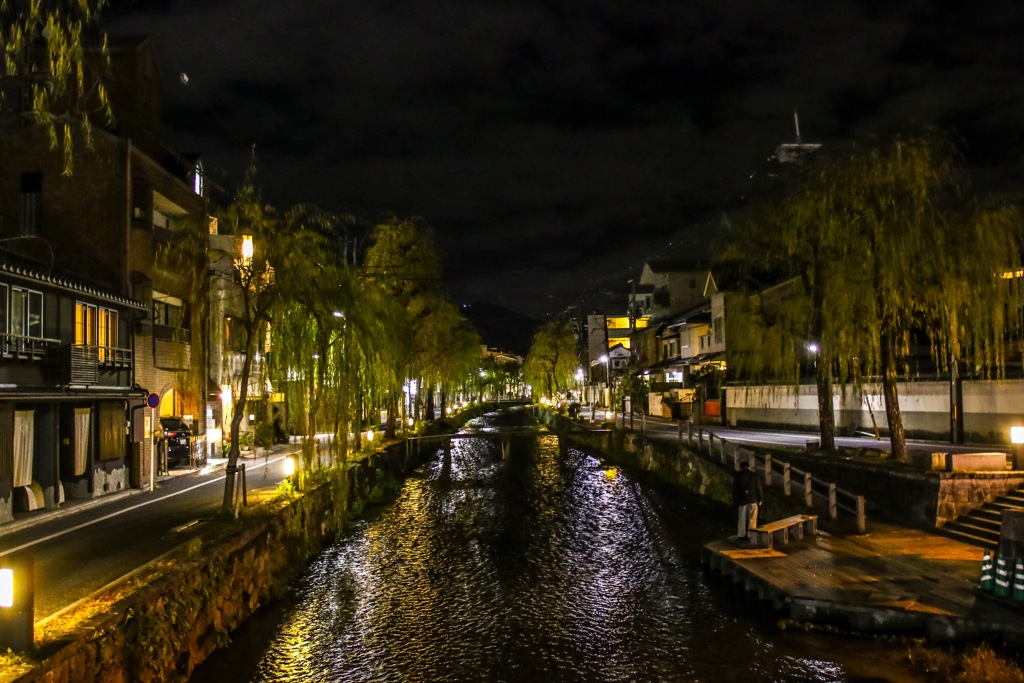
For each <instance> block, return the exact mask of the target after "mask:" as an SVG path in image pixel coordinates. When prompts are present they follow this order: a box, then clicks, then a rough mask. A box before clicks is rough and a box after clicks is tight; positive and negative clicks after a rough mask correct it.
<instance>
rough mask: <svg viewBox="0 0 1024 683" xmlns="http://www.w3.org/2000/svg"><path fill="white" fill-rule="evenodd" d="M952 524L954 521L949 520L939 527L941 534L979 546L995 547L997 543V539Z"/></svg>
mask: <svg viewBox="0 0 1024 683" xmlns="http://www.w3.org/2000/svg"><path fill="white" fill-rule="evenodd" d="M954 524H956V522H949V523H948V524H946V526H944V527H942V529H940V531H941V532H942V535H943V536H948V537H949V538H952V539H954V540H957V541H960V542H961V543H967V544H969V545H973V546H977V547H979V548H996V547H997V546H998V545H999V541H998V539H996V540H992V539H991V538H988V537H987V536H978V535H976V534H973V533H971V532H969V531H960V530H959V529H955V528H952V527H953V525H954Z"/></svg>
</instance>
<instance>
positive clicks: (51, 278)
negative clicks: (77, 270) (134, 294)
mask: <svg viewBox="0 0 1024 683" xmlns="http://www.w3.org/2000/svg"><path fill="white" fill-rule="evenodd" d="M0 273H8V274H10V275H15V276H18V277H22V278H25V279H27V280H33V281H35V282H39V283H43V284H47V285H51V286H53V287H59V288H61V289H65V290H68V291H72V292H78V293H80V294H88V295H89V296H91V297H94V298H96V299H101V300H103V301H109V302H111V303H115V304H118V305H120V306H127V307H128V308H137V309H139V310H146V305H145V304H144V303H142V302H140V301H136V300H135V299H132V298H129V297H126V296H121V295H120V294H117V293H115V292H111V291H110V290H107V289H103V288H101V287H97V286H96V285H92V284H89V283H87V282H85V281H83V280H79V279H76V278H73V277H71V276H68V275H62V274H59V273H55V272H53V271H51V270H47V269H43V268H41V267H39V266H36V265H32V264H29V263H27V262H21V261H18V260H16V259H14V258H13V257H11V256H2V257H0Z"/></svg>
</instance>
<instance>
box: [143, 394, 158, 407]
mask: <svg viewBox="0 0 1024 683" xmlns="http://www.w3.org/2000/svg"><path fill="white" fill-rule="evenodd" d="M146 405H147V406H149V407H150V408H156V407H157V406H159V405H160V397H159V396H157V395H156V394H150V395H149V396H147V397H146Z"/></svg>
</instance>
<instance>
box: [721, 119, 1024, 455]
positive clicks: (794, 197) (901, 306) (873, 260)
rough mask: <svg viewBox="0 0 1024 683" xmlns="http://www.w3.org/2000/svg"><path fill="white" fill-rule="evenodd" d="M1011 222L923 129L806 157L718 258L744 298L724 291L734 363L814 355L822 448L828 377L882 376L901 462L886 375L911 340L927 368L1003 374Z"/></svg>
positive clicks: (1016, 240) (780, 369) (1010, 214)
mask: <svg viewBox="0 0 1024 683" xmlns="http://www.w3.org/2000/svg"><path fill="white" fill-rule="evenodd" d="M1021 225H1022V221H1021V213H1020V211H1019V209H1018V208H1017V207H1016V206H1014V205H1012V204H1010V203H1008V202H1005V201H1001V200H998V199H995V198H978V197H976V196H975V195H973V194H972V192H971V188H970V184H969V179H968V177H967V174H966V172H965V170H964V166H963V163H962V160H961V158H960V157H959V155H958V154H957V152H956V148H955V146H954V145H953V144H952V143H951V141H950V140H949V138H948V137H947V136H944V135H941V134H939V133H936V132H934V131H925V132H923V133H920V134H917V135H913V136H898V137H895V138H893V139H891V140H887V141H872V142H869V143H861V144H857V145H852V146H850V147H849V148H847V149H845V150H842V151H840V152H837V153H835V154H833V155H831V156H829V157H825V158H820V159H813V160H810V161H809V162H808V163H807V165H806V167H805V168H804V169H803V170H802V172H800V173H799V174H798V177H797V178H796V180H795V182H793V184H792V186H791V187H789V188H788V191H786V192H784V193H782V195H781V196H780V197H779V198H777V199H775V200H773V201H771V202H768V203H764V204H761V205H759V206H757V207H756V208H755V209H754V210H753V211H751V212H750V213H748V214H747V215H746V216H745V217H744V218H743V220H742V221H741V229H740V233H739V234H738V235H737V238H736V239H735V240H734V241H733V242H732V244H731V245H730V247H729V248H728V249H727V250H726V252H725V254H724V256H723V258H722V264H723V266H724V267H725V268H727V269H728V270H730V271H731V272H732V273H733V275H734V276H736V277H737V281H738V282H740V283H741V284H742V286H741V287H740V290H741V291H745V293H746V296H734V297H732V299H731V300H730V308H729V318H730V323H729V332H728V334H729V335H730V336H729V343H730V348H731V349H733V350H735V351H736V352H737V353H736V354H735V356H734V360H733V365H732V367H733V370H734V372H736V373H737V375H738V376H739V377H740V378H745V379H748V380H754V381H764V380H769V381H772V380H774V381H794V380H796V379H797V377H798V376H799V372H800V367H801V363H808V362H809V361H811V360H815V361H816V362H815V378H816V383H817V388H818V404H819V420H820V428H821V436H822V447H823V448H826V449H831V448H833V447H834V430H835V426H834V416H833V414H832V389H833V385H834V383H836V382H837V381H838V382H842V383H848V382H849V383H853V384H856V385H862V384H863V383H865V382H869V381H870V382H875V381H880V382H881V384H882V391H883V396H884V400H885V408H886V417H887V422H888V426H889V435H890V441H891V445H892V453H893V455H894V456H895V457H897V458H899V459H902V458H904V457H905V456H906V445H905V443H904V437H903V424H902V417H901V415H900V412H899V397H898V394H897V388H896V382H897V379H898V378H901V377H906V376H908V375H910V374H912V373H913V372H914V371H915V368H914V367H912V361H913V360H915V352H914V346H915V343H918V342H921V340H924V342H923V343H924V344H926V345H927V348H928V350H929V353H928V356H929V357H930V359H931V361H932V362H933V364H934V368H935V371H936V372H949V371H950V370H951V363H952V364H953V366H952V367H953V369H955V364H956V363H960V362H964V363H966V364H967V365H968V366H969V367H971V368H976V369H977V370H978V371H979V372H982V373H989V374H997V375H998V374H1001V373H1002V370H1003V363H1004V359H1005V341H1006V339H1007V337H1008V336H1009V335H1011V334H1014V333H1016V332H1017V331H1018V330H1019V324H1018V323H1019V315H1020V305H1019V304H1020V302H1019V288H1018V286H1017V283H1018V282H1019V279H1017V278H1006V277H1003V275H1004V274H1006V273H1017V272H1018V270H1019V262H1020V235H1021ZM768 282H774V283H776V286H775V287H773V288H764V287H763V285H764V284H766V283H768ZM758 283H760V284H758ZM812 344H813V345H814V346H813V347H812V346H811V345H812ZM811 348H813V349H814V351H815V353H816V358H813V359H812V358H811V357H810V356H809V349H811Z"/></svg>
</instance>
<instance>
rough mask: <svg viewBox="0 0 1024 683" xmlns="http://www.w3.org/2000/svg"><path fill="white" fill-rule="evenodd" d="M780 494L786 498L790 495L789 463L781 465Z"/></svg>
mask: <svg viewBox="0 0 1024 683" xmlns="http://www.w3.org/2000/svg"><path fill="white" fill-rule="evenodd" d="M782 493H784V494H785V495H787V496H788V495H790V494H791V493H792V489H791V488H790V486H789V463H788V462H784V463H782Z"/></svg>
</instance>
